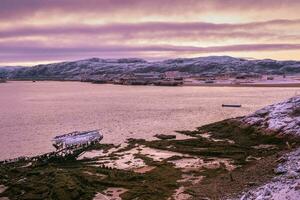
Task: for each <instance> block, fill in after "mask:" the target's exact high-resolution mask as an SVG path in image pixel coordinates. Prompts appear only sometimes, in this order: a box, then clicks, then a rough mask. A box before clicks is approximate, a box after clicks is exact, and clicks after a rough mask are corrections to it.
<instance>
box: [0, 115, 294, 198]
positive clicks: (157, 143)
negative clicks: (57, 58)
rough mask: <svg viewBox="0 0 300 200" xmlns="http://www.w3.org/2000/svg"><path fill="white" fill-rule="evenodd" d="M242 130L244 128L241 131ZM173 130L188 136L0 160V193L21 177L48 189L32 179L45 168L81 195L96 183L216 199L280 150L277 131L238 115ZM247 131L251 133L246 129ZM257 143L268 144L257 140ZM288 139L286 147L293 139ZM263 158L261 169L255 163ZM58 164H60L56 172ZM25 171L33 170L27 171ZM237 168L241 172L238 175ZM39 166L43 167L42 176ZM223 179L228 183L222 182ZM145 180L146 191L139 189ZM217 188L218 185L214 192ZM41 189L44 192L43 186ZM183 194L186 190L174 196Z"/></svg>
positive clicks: (10, 193) (259, 175) (242, 184)
mask: <svg viewBox="0 0 300 200" xmlns="http://www.w3.org/2000/svg"><path fill="white" fill-rule="evenodd" d="M233 130H234V131H233ZM249 132H250V133H252V134H250V135H249ZM179 133H180V134H183V135H187V136H189V137H190V139H183V140H178V139H175V140H174V139H160V140H154V141H146V140H142V139H131V140H128V143H127V144H126V145H123V146H114V145H104V144H99V145H96V146H94V147H91V148H89V149H87V151H85V153H84V154H83V155H81V156H80V157H79V158H78V159H76V160H66V161H63V160H61V161H59V160H58V161H55V160H53V161H41V160H40V161H39V159H36V160H37V161H34V160H27V161H26V160H24V161H17V162H16V163H7V164H0V170H1V174H5V176H4V177H6V178H4V177H1V176H0V185H4V186H5V187H7V188H6V190H5V191H4V192H3V193H1V194H0V197H10V198H13V199H14V197H15V195H16V194H17V193H15V192H16V191H18V190H23V186H22V185H23V184H26V185H28V186H27V187H29V188H31V189H29V190H28V189H26V190H25V191H26V193H25V194H24V195H25V196H26V197H31V198H33V197H35V198H38V197H39V195H40V192H41V191H45V192H46V191H49V190H50V191H51V189H50V188H48V189H46V188H44V189H42V188H43V187H44V186H43V184H42V185H37V183H39V184H40V182H41V181H42V182H44V181H45V183H48V182H49V181H50V180H48V179H49V178H50V177H51V175H50V174H52V173H55V174H56V175H55V177H57V178H55V179H54V180H52V183H53V184H55V185H56V184H58V185H60V184H63V183H64V182H65V181H66V183H64V184H67V185H64V187H67V188H69V187H74V189H75V191H80V190H82V191H86V192H84V193H83V194H85V198H86V199H92V197H93V196H94V195H95V193H94V192H87V191H96V192H97V196H99V195H106V192H105V191H107V190H113V189H114V188H119V189H120V188H122V190H124V191H125V190H126V192H124V193H122V194H120V197H122V199H124V200H129V199H132V198H134V197H137V196H139V197H141V198H142V199H149V200H152V199H153V200H154V199H157V198H160V199H167V198H169V197H173V198H174V199H178V200H179V199H180V200H182V199H199V198H207V197H208V198H213V199H219V198H220V197H224V196H226V197H228V198H233V197H235V196H237V195H239V194H240V193H241V192H243V191H245V190H248V189H249V188H253V186H257V185H261V184H263V183H265V182H266V181H269V180H271V179H272V178H273V177H274V176H275V174H274V173H273V167H275V161H276V160H277V159H278V158H279V157H280V156H281V155H282V154H284V153H285V152H287V150H288V149H287V146H286V144H285V139H276V138H275V137H274V136H268V135H265V134H262V133H261V132H260V131H258V130H256V129H255V128H252V127H249V126H244V125H242V124H241V123H240V122H238V119H231V120H224V121H221V122H216V123H212V124H208V125H205V126H202V127H200V128H198V129H196V130H191V131H179ZM207 133H209V135H207ZM253 134H254V135H256V136H255V137H253V136H251V135H253ZM262 144H270V146H266V147H263V146H261V147H260V145H262ZM295 145H296V144H295ZM295 145H293V148H295V147H296V146H298V145H296V146H295ZM258 147H259V148H258ZM288 151H291V149H290V150H288ZM246 155H247V156H246ZM258 158H264V159H258ZM39 162H41V163H39ZM261 162H262V163H261ZM268 165H269V166H270V168H268V169H265V168H263V167H259V166H268ZM58 169H61V170H63V171H61V172H59V173H58V174H57V172H56V171H57V170H58ZM53 170H54V171H53ZM249 170H250V171H249ZM266 170H267V171H268V172H266ZM19 172H20V173H21V174H19ZM249 172H251V173H249ZM32 173H34V174H37V175H35V176H32V175H31V174H32ZM48 173H50V174H48ZM74 173H76V176H75V174H74ZM245 173H246V174H247V176H246V177H247V178H245V177H244V175H245ZM41 174H44V175H43V176H44V177H43V178H41ZM72 174H73V175H72ZM111 175H112V176H111ZM15 176H16V177H15ZM61 176H62V177H61ZM73 176H75V177H73ZM124 176H125V177H124ZM8 177H11V178H8ZM13 177H15V178H13ZM17 177H18V178H17ZM59 177H61V178H59ZM63 177H65V178H63ZM76 177H78V178H79V177H80V178H79V179H80V180H87V179H90V181H92V182H91V183H89V182H87V185H86V186H82V185H78V184H75V185H74V186H71V185H68V184H69V183H67V182H72V181H75V182H76ZM122 177H123V178H122ZM134 177H135V178H134ZM137 177H140V178H138V179H137ZM160 177H167V178H164V179H161V178H160ZM3 178H4V179H3ZM7 178H8V179H7ZM19 179H20V180H23V182H24V183H22V185H19V184H18V182H19ZM64 179H66V180H64ZM131 179H132V180H133V181H131ZM15 181H17V182H15ZM53 181H54V182H53ZM61 181H62V182H61ZM140 181H142V182H140ZM50 182H51V181H50ZM96 183H97V184H96ZM216 183H217V184H218V187H217V188H216V187H215V186H216V185H215V184H216ZM95 184H96V185H98V184H100V185H98V186H96V185H95ZM231 185H236V187H230V186H231ZM12 187H13V188H14V189H12ZM145 187H147V190H148V193H147V194H145V193H144V192H143V191H144V188H145ZM220 189H221V190H222V193H220V192H218V191H219V190H220ZM60 190H61V189H60ZM60 190H58V191H53V190H52V192H51V193H52V194H55V195H58V196H57V197H62V196H61V195H66V194H67V193H68V192H67V191H65V192H67V193H66V194H64V193H65V192H63V193H61V192H62V191H60ZM217 190H218V191H217ZM71 191H73V190H71ZM37 192H38V193H37ZM45 192H44V195H46V194H47V193H48V192H47V193H45ZM73 192H74V191H73ZM73 192H72V193H73ZM42 193H43V192H42ZM70 195H71V194H70ZM73 195H75V196H73ZM78 195H79V194H77V193H76V192H75V193H74V194H72V195H71V196H69V197H70V198H68V199H78V198H79V197H80V196H81V195H79V196H78ZM216 195H217V196H216ZM183 196H184V197H188V198H182V197H183ZM44 197H45V196H44ZM81 197H82V196H81Z"/></svg>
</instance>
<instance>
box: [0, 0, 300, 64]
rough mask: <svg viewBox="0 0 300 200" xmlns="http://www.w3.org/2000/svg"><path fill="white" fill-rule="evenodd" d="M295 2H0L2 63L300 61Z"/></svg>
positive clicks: (299, 27) (299, 4)
mask: <svg viewBox="0 0 300 200" xmlns="http://www.w3.org/2000/svg"><path fill="white" fill-rule="evenodd" d="M299 9H300V1H299V0H248V1H238V0H201V1H199V0H160V1H158V0H152V1H148V0H85V1H80V0H43V1H40V0H26V1H19V0H0V65H2V66H4V65H35V64H39V63H50V62H58V61H66V60H78V59H84V58H90V57H99V58H124V57H138V58H144V59H147V60H162V59H168V58H176V57H199V56H209V55H228V56H234V57H244V58H257V59H263V58H270V59H277V60H300V13H299Z"/></svg>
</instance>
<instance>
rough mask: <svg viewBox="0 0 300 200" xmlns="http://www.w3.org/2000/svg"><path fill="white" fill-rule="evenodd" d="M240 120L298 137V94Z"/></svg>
mask: <svg viewBox="0 0 300 200" xmlns="http://www.w3.org/2000/svg"><path fill="white" fill-rule="evenodd" d="M241 120H242V122H244V123H246V124H248V125H253V126H255V127H258V128H261V129H264V130H266V131H269V132H270V133H275V134H277V135H279V136H288V137H297V138H300V96H296V97H293V98H290V99H288V100H286V101H284V102H281V103H277V104H273V105H270V106H267V107H265V108H263V109H261V110H258V111H256V112H255V113H253V114H251V115H248V116H245V117H243V118H242V119H241Z"/></svg>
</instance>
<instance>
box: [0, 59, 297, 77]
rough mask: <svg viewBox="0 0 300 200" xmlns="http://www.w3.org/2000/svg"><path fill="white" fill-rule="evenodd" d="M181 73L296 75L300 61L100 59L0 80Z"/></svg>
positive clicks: (13, 71) (27, 70)
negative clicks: (134, 73) (129, 73)
mask: <svg viewBox="0 0 300 200" xmlns="http://www.w3.org/2000/svg"><path fill="white" fill-rule="evenodd" d="M166 71H180V72H189V73H193V74H202V75H205V74H210V75H217V74H243V73H254V74H273V75H275V74H287V75H288V74H297V73H300V61H276V60H270V59H264V60H247V59H243V58H234V57H229V56H209V57H198V58H177V59H169V60H164V61H155V62H149V61H146V60H143V59H138V58H124V59H100V58H91V59H86V60H79V61H72V62H61V63H53V64H45V65H36V66H33V67H0V77H1V76H2V77H3V76H4V77H8V78H14V79H21V78H65V79H74V80H79V79H80V78H81V77H82V76H86V77H89V76H94V75H104V74H106V75H107V74H108V75H115V76H117V75H120V74H124V73H128V72H136V73H147V72H166Z"/></svg>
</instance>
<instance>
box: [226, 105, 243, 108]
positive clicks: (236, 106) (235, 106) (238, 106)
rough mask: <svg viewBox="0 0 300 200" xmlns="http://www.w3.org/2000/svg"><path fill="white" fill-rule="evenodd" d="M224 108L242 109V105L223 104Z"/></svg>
mask: <svg viewBox="0 0 300 200" xmlns="http://www.w3.org/2000/svg"><path fill="white" fill-rule="evenodd" d="M222 107H231V108H240V107H242V105H240V104H222Z"/></svg>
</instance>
